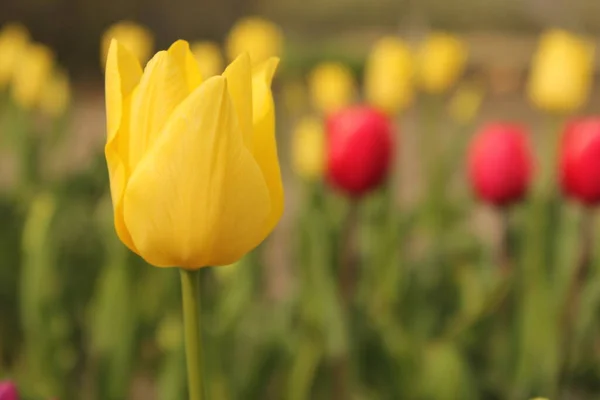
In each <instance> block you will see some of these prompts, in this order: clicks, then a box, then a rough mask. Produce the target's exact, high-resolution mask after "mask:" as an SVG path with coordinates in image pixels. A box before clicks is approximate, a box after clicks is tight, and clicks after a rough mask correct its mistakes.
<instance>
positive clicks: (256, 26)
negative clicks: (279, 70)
mask: <svg viewBox="0 0 600 400" xmlns="http://www.w3.org/2000/svg"><path fill="white" fill-rule="evenodd" d="M282 51H283V33H282V32H281V29H280V28H279V26H277V25H276V24H274V23H273V22H271V21H268V20H266V19H263V18H258V17H246V18H243V19H241V20H239V21H238V22H236V24H235V25H234V26H233V28H231V31H230V32H229V36H228V37H227V56H228V57H229V60H234V59H235V58H236V57H237V56H239V55H240V54H242V53H248V54H249V55H250V59H251V60H252V63H253V64H254V65H256V64H260V63H261V62H263V61H265V60H267V59H269V58H270V57H277V56H281V53H282Z"/></svg>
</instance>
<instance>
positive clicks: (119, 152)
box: [104, 40, 142, 252]
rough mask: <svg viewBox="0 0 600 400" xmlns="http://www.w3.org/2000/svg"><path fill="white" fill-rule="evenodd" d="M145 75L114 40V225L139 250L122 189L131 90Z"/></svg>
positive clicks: (110, 107)
mask: <svg viewBox="0 0 600 400" xmlns="http://www.w3.org/2000/svg"><path fill="white" fill-rule="evenodd" d="M141 76H142V68H141V67H140V64H139V62H138V61H137V59H136V58H135V56H134V55H133V54H131V53H130V52H129V51H128V50H127V49H126V48H125V47H123V46H121V45H120V44H119V43H118V42H117V41H116V40H113V41H112V43H111V45H110V49H109V51H108V57H107V61H106V125H107V135H106V136H107V140H106V147H105V149H104V154H105V156H106V162H107V164H108V173H109V178H110V193H111V195H112V203H113V208H114V218H115V229H116V231H117V235H118V236H119V238H120V239H121V241H122V242H123V243H125V245H126V246H127V247H129V248H130V249H131V250H133V251H135V252H137V250H136V249H135V246H134V245H133V242H132V240H131V236H130V235H129V232H128V231H127V228H126V227H125V222H124V220H123V193H124V191H125V187H126V186H127V180H128V179H129V170H128V161H127V159H128V153H129V114H130V112H129V110H130V103H131V93H132V91H133V89H134V88H135V87H136V85H137V84H138V82H139V81H140V78H141Z"/></svg>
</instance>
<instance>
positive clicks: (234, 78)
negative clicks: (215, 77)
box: [223, 53, 253, 151]
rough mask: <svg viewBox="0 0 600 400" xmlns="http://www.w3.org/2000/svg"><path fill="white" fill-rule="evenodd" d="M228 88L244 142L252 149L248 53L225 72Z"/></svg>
mask: <svg viewBox="0 0 600 400" xmlns="http://www.w3.org/2000/svg"><path fill="white" fill-rule="evenodd" d="M223 76H224V77H225V78H227V89H228V90H229V95H230V96H231V100H232V101H233V106H234V108H235V110H236V112H237V115H238V122H239V124H240V128H241V130H242V135H243V137H244V144H245V145H246V147H248V149H250V151H252V147H253V144H252V65H251V63H250V57H249V56H248V54H247V53H243V54H242V55H240V56H239V57H238V58H236V59H235V61H233V62H232V63H231V64H229V66H228V67H227V68H226V69H225V72H223Z"/></svg>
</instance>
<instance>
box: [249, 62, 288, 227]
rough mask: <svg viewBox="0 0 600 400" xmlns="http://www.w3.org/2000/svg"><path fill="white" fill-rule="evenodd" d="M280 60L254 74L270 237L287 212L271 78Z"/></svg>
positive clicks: (257, 146) (257, 144) (256, 133)
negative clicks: (269, 209)
mask: <svg viewBox="0 0 600 400" xmlns="http://www.w3.org/2000/svg"><path fill="white" fill-rule="evenodd" d="M278 64H279V59H278V58H276V57H273V58H270V59H268V60H267V61H265V62H263V63H262V64H259V65H258V66H257V67H256V68H255V70H254V72H253V76H252V97H253V100H252V101H253V105H254V106H253V125H254V129H253V138H252V141H253V144H254V147H253V149H252V152H253V154H254V158H255V159H256V162H257V163H258V165H259V166H260V169H261V171H262V173H263V176H264V178H265V182H266V183H267V187H268V188H269V195H270V198H271V211H270V213H269V217H268V218H267V220H266V223H265V225H264V231H263V235H264V237H266V236H267V235H268V234H269V233H270V232H271V231H272V230H273V228H274V227H275V225H276V224H277V222H278V221H279V219H280V218H281V215H282V214H283V204H284V194H283V184H282V182H281V171H280V168H279V159H278V157H277V141H276V140H275V106H274V104H273V94H272V93H271V81H272V80H273V75H274V74H275V70H276V69H277V65H278Z"/></svg>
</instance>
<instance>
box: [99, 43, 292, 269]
mask: <svg viewBox="0 0 600 400" xmlns="http://www.w3.org/2000/svg"><path fill="white" fill-rule="evenodd" d="M277 63H278V60H277V59H269V60H267V61H266V62H264V63H262V64H260V65H258V66H256V67H254V68H253V67H252V65H251V61H250V58H249V56H248V55H247V54H243V55H241V56H240V57H239V58H237V59H236V60H235V61H234V62H233V63H231V65H229V66H228V67H227V69H226V70H225V72H224V73H223V74H222V75H220V76H215V77H212V78H209V79H207V80H205V81H202V78H201V75H200V71H199V68H198V63H196V61H195V59H194V56H193V55H192V53H191V52H190V50H189V47H188V44H187V42H185V41H178V42H175V43H174V44H173V45H172V46H171V47H170V48H169V50H168V51H160V52H158V53H157V54H156V55H155V56H154V57H153V58H152V60H150V62H149V63H148V65H147V66H146V68H145V69H144V71H142V68H141V67H140V64H139V62H138V61H137V59H136V57H135V55H134V54H133V53H131V52H130V51H129V50H127V48H126V47H125V46H123V45H121V44H120V43H119V42H118V41H116V40H114V41H113V42H112V44H111V46H110V50H109V53H108V58H107V65H106V111H107V130H108V133H107V143H106V147H105V154H106V160H107V163H108V170H109V176H110V184H111V194H112V199H113V207H114V219H115V227H116V230H117V234H118V235H119V237H120V239H121V240H122V241H123V243H125V244H126V245H127V246H128V247H129V248H130V249H131V250H133V251H134V252H136V253H137V254H139V255H140V256H141V257H143V258H144V259H145V260H146V261H147V262H149V263H150V264H153V265H155V266H159V267H170V266H179V267H183V268H186V269H197V268H200V267H203V266H208V265H226V264H231V263H233V262H235V261H237V260H238V259H240V258H241V257H242V256H243V255H244V254H246V253H248V252H249V251H250V250H252V249H253V248H255V247H256V246H257V245H258V244H259V243H261V242H262V241H263V240H264V239H265V237H266V236H267V235H268V234H269V233H270V232H271V231H272V230H273V228H274V227H275V225H276V223H277V222H278V220H279V219H280V217H281V214H282V212H283V188H282V182H281V176H280V170H279V162H278V158H277V150H276V143H275V116H274V105H273V98H272V94H271V88H270V85H271V80H272V78H273V75H274V73H275V69H276V67H277Z"/></svg>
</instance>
